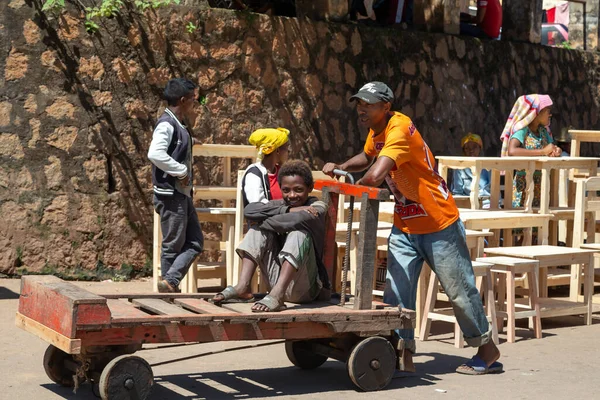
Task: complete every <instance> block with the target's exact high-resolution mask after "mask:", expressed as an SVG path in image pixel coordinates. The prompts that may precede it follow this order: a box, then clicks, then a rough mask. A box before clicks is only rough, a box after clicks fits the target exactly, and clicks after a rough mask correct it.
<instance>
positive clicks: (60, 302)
mask: <svg viewBox="0 0 600 400" xmlns="http://www.w3.org/2000/svg"><path fill="white" fill-rule="evenodd" d="M20 293H21V297H20V299H19V312H20V313H21V314H23V315H25V316H26V317H28V318H31V319H33V320H35V321H37V322H39V323H40V324H42V325H45V326H47V327H48V328H50V329H52V330H54V331H56V332H58V333H60V334H62V335H65V336H67V337H70V338H73V339H74V338H75V332H76V326H75V324H76V320H77V308H78V307H79V306H80V305H96V306H99V307H100V308H102V307H106V299H105V298H103V297H101V296H98V295H96V294H94V293H91V292H88V291H87V290H85V289H82V288H80V287H78V286H75V285H73V284H71V283H68V282H64V281H62V280H61V279H59V278H57V277H54V276H49V275H41V276H24V277H23V278H21V292H20ZM49 305H51V306H49ZM94 317H97V318H98V319H97V320H96V321H94V323H96V324H104V323H108V322H110V312H109V311H108V308H106V313H105V314H97V313H96V312H94Z"/></svg>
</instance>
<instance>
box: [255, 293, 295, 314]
mask: <svg viewBox="0 0 600 400" xmlns="http://www.w3.org/2000/svg"><path fill="white" fill-rule="evenodd" d="M254 304H258V305H261V306H265V307H267V308H268V310H267V311H262V310H255V309H252V312H255V313H261V312H279V311H283V310H285V309H287V306H286V305H285V304H284V303H283V302H281V303H280V302H279V301H278V300H277V299H276V298H275V297H272V296H269V295H266V296H265V297H263V298H262V300H259V301H257V302H256V303H254Z"/></svg>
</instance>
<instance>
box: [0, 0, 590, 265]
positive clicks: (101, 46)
mask: <svg viewBox="0 0 600 400" xmlns="http://www.w3.org/2000/svg"><path fill="white" fill-rule="evenodd" d="M84 3H85V1H84ZM40 9H41V2H40V1H39V0H10V2H2V3H1V4H0V49H1V51H0V218H2V220H3V221H4V223H2V224H0V246H1V247H0V248H2V250H1V251H0V271H2V272H4V273H14V272H15V271H16V270H17V268H19V267H21V268H23V267H25V268H27V269H28V270H29V271H39V270H41V269H43V268H45V270H46V271H55V270H57V269H61V268H79V269H81V270H92V271H97V270H98V269H101V268H112V269H120V268H122V267H128V268H129V269H131V268H130V267H133V268H134V269H136V270H141V269H143V268H144V266H145V265H146V266H148V261H149V256H150V249H151V240H152V235H151V228H152V220H151V218H152V205H151V176H150V166H149V163H148V161H147V159H146V153H147V150H148V146H149V143H150V140H151V132H152V127H153V124H154V122H155V121H156V118H157V115H158V114H159V112H160V111H161V109H162V107H164V104H163V103H162V102H161V100H160V94H161V90H162V87H163V85H164V84H165V82H166V81H167V80H168V79H169V78H171V77H175V76H182V75H183V76H187V77H190V78H192V79H194V80H195V81H197V82H198V83H199V85H200V87H201V89H202V91H203V93H204V94H205V95H206V102H205V104H198V106H197V108H196V114H197V118H196V120H195V123H194V132H195V135H196V137H197V138H199V139H200V140H201V141H204V142H207V143H236V144H241V143H246V141H247V137H248V135H249V134H250V133H251V132H252V130H253V129H254V128H257V127H263V126H285V127H287V128H289V129H290V130H291V131H292V154H293V157H301V158H304V159H306V160H308V161H309V162H310V163H311V164H313V165H314V166H315V168H317V167H319V166H321V165H322V164H323V162H325V161H326V160H332V161H341V160H343V159H345V158H346V157H348V156H350V155H352V154H354V153H356V152H358V151H360V149H361V145H362V143H363V141H364V138H365V134H366V132H365V131H364V129H362V128H360V127H359V126H358V124H357V118H356V114H355V111H354V110H353V107H352V104H351V103H349V102H348V101H347V99H348V98H349V96H350V95H351V94H352V93H353V92H354V91H355V90H356V89H357V88H358V87H360V86H361V85H362V84H363V83H365V82H367V81H370V80H382V81H384V82H388V83H389V85H390V86H391V87H392V89H393V90H394V91H395V93H396V96H397V101H396V103H395V108H396V109H397V110H400V111H402V112H404V113H406V114H408V115H409V116H411V117H412V118H413V119H414V121H415V123H416V125H417V127H418V129H419V130H420V131H421V132H422V134H423V135H424V136H425V138H426V140H427V141H428V143H429V144H430V147H431V148H432V150H433V151H434V153H436V154H440V155H441V154H460V145H459V141H460V138H461V137H462V136H463V135H464V134H465V133H466V132H469V131H472V132H476V133H479V134H480V135H482V136H483V138H484V142H485V153H486V154H487V155H497V154H499V148H500V142H499V136H500V133H501V130H502V127H503V125H504V122H505V120H506V117H507V115H508V113H509V111H510V109H511V107H512V104H513V102H514V101H515V99H516V98H517V97H518V96H519V95H521V94H524V93H531V92H544V93H548V94H550V95H551V96H552V97H553V99H554V101H555V104H556V108H555V110H554V115H555V117H554V121H553V125H554V127H555V130H557V129H559V128H560V127H564V126H569V125H572V126H574V127H578V128H581V129H591V128H599V125H600V123H599V121H598V102H597V95H598V93H597V91H598V83H599V80H598V74H597V68H598V59H597V58H598V57H597V56H596V55H595V54H592V53H584V52H578V51H568V50H563V49H555V48H545V47H541V46H536V45H529V44H517V43H506V42H501V41H493V42H487V41H486V42H482V41H479V40H477V39H472V38H463V37H458V36H447V35H443V34H439V35H438V34H426V33H420V32H403V31H399V30H391V29H390V30H387V29H377V28H367V27H363V26H360V27H358V26H356V25H344V24H327V23H322V22H310V21H299V20H297V19H286V18H270V17H267V16H264V15H256V14H247V13H235V12H230V11H226V10H210V9H205V8H202V7H200V8H199V7H186V6H181V7H176V8H170V9H168V10H163V11H161V12H158V13H156V14H155V13H153V12H148V13H146V14H143V15H142V14H139V13H137V12H134V11H131V12H128V13H124V14H123V15H121V16H119V17H117V18H114V19H111V20H105V21H103V22H102V24H101V30H100V32H99V33H98V34H94V35H89V34H87V33H86V32H85V30H84V27H83V20H82V15H83V14H82V12H81V10H80V9H78V8H77V6H75V5H74V4H71V3H69V6H68V11H67V12H66V13H64V14H62V15H60V16H59V17H55V16H45V15H44V14H43V13H41V12H40ZM188 22H193V23H194V24H195V25H196V26H197V27H198V29H197V30H195V31H193V32H191V33H188V32H187V31H186V28H185V26H186V25H187V23H188ZM195 167H196V171H197V172H196V174H195V176H194V180H195V182H196V184H203V185H210V184H218V183H219V181H220V179H221V178H220V177H219V172H220V171H219V167H218V164H217V160H211V159H202V160H197V161H196V165H195ZM238 167H242V165H239V166H236V167H235V168H238ZM210 228H211V227H207V230H210ZM125 269H126V270H128V269H127V268H125Z"/></svg>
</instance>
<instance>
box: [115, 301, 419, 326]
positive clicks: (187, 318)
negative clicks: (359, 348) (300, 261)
mask: <svg viewBox="0 0 600 400" xmlns="http://www.w3.org/2000/svg"><path fill="white" fill-rule="evenodd" d="M226 306H227V307H228V308H230V307H231V308H233V306H240V304H230V305H226ZM246 306H248V307H249V306H251V305H246ZM175 307H176V306H175ZM182 311H183V310H182ZM230 311H232V310H231V309H228V310H224V312H223V313H221V314H194V315H190V314H182V313H180V314H177V315H151V316H148V317H145V318H134V319H127V318H122V319H115V320H113V321H112V326H119V325H127V326H130V325H134V324H142V323H144V324H160V323H164V322H177V321H180V322H185V323H186V324H188V323H191V324H194V323H204V322H210V321H213V320H231V319H232V318H233V319H236V320H237V321H238V322H239V321H241V320H244V321H245V322H247V323H252V322H255V321H269V320H271V319H276V320H278V319H281V318H286V319H287V316H286V315H292V317H293V318H292V320H293V321H294V322H306V321H308V322H331V321H365V320H367V321H369V320H373V319H381V318H384V319H385V318H388V319H395V318H400V317H401V316H402V314H403V313H404V314H406V313H407V311H402V312H400V311H399V310H398V309H397V308H395V307H394V308H393V309H383V310H352V309H348V308H341V307H339V306H327V307H320V308H318V310H315V309H312V308H305V309H299V310H297V311H294V312H292V311H291V310H286V311H282V312H267V313H252V312H247V313H245V314H244V313H241V312H238V313H237V314H231V313H230ZM234 311H235V310H234ZM411 312H413V313H414V311H411ZM409 314H410V312H409Z"/></svg>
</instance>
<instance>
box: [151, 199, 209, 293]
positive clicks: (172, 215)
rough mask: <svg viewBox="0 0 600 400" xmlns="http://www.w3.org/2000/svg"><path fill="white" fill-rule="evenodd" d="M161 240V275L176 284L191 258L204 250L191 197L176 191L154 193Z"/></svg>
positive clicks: (170, 283)
mask: <svg viewBox="0 0 600 400" xmlns="http://www.w3.org/2000/svg"><path fill="white" fill-rule="evenodd" d="M154 209H155V210H156V212H157V213H158V214H159V215H160V228H161V230H162V235H163V240H162V245H161V255H160V270H161V274H162V278H163V279H164V280H166V281H167V282H169V285H171V286H173V287H178V286H179V283H180V282H181V279H182V278H183V277H184V276H185V274H186V273H187V272H188V270H189V269H190V266H191V265H192V263H193V262H194V259H195V258H196V256H198V254H200V253H201V252H202V250H203V249H204V236H203V235H202V228H201V227H200V222H199V221H198V214H196V208H195V207H194V202H193V201H192V198H191V197H188V196H186V195H184V194H181V193H179V192H177V191H175V193H174V194H173V195H172V196H164V195H157V194H155V195H154Z"/></svg>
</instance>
